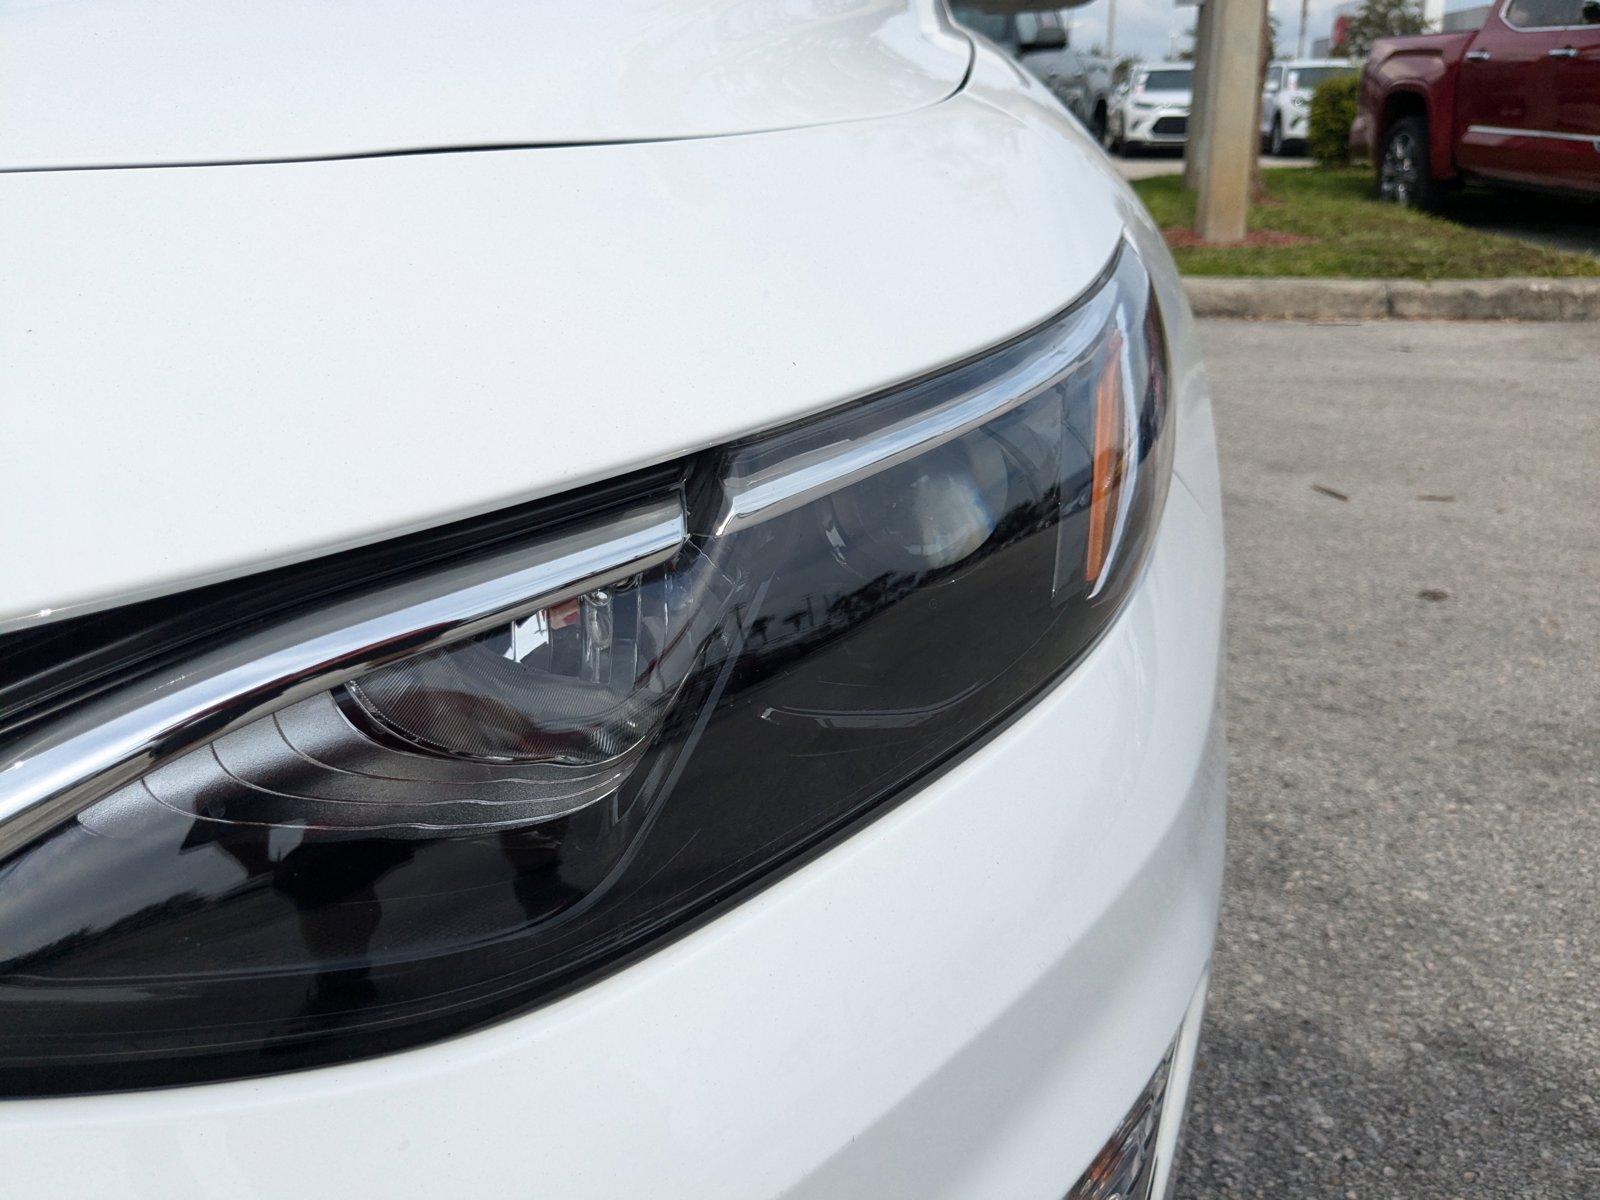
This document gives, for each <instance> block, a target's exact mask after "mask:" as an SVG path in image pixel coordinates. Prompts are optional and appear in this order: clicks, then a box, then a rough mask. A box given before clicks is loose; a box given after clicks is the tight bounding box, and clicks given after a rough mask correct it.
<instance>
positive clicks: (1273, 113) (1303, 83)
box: [1261, 58, 1356, 157]
mask: <svg viewBox="0 0 1600 1200" xmlns="http://www.w3.org/2000/svg"><path fill="white" fill-rule="evenodd" d="M1355 69H1356V68H1355V65H1354V64H1353V63H1351V62H1350V61H1349V60H1348V59H1341V58H1302V59H1294V60H1291V61H1289V62H1275V63H1273V64H1272V65H1271V66H1270V67H1268V68H1267V81H1266V90H1265V92H1264V93H1263V94H1262V97H1261V144H1262V146H1264V147H1265V148H1266V149H1267V151H1268V152H1269V153H1271V154H1274V155H1277V156H1280V157H1281V156H1282V155H1285V154H1288V153H1289V152H1290V150H1292V149H1293V150H1303V149H1305V146H1306V140H1307V138H1308V136H1309V135H1310V122H1311V95H1312V93H1313V92H1315V91H1316V90H1317V86H1318V85H1319V84H1321V83H1323V82H1325V81H1326V80H1329V79H1336V78H1338V77H1339V76H1341V75H1349V74H1352V73H1354V71H1355Z"/></svg>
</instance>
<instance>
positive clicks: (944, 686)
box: [0, 247, 1172, 1095]
mask: <svg viewBox="0 0 1600 1200" xmlns="http://www.w3.org/2000/svg"><path fill="white" fill-rule="evenodd" d="M1171 424H1172V422H1171V415H1170V413H1169V405H1168V396H1167V357H1166V348H1165V341H1164V335H1163V331H1162V324H1161V318H1160V314H1159V311H1158V309H1157V306H1156V303H1155V299H1154V295H1153V292H1152V289H1151V285H1150V281H1149V278H1148V276H1147V275H1146V273H1145V270H1144V268H1143V266H1142V264H1141V263H1140V262H1139V260H1138V258H1137V257H1136V255H1135V254H1134V253H1133V251H1132V250H1131V249H1129V248H1126V247H1124V248H1123V249H1122V250H1121V252H1120V253H1119V255H1118V256H1117V258H1116V259H1115V260H1114V261H1113V263H1112V264H1111V266H1110V267H1109V268H1108V270H1107V272H1106V274H1105V276H1104V277H1103V278H1102V280H1101V281H1100V282H1099V283H1098V284H1097V285H1096V287H1095V288H1094V289H1092V290H1091V291H1090V293H1089V294H1088V295H1087V296H1086V297H1085V298H1084V299H1083V300H1081V301H1080V302H1079V303H1077V304H1075V305H1073V306H1072V307H1071V308H1070V309H1068V310H1067V311H1065V312H1063V313H1062V314H1060V315H1058V316H1057V317H1056V318H1054V319H1052V320H1051V321H1049V322H1047V323H1046V324H1044V325H1043V326H1041V327H1040V328H1038V329H1036V330H1034V331H1032V332H1030V333H1028V334H1026V335H1024V336H1022V337H1020V338H1018V339H1016V340H1014V341H1013V342H1011V343H1009V344H1007V345H1005V346H1002V347H999V348H997V349H995V350H992V351H990V352H987V353H985V354H983V355H981V356H979V357H977V358H974V359H972V360H970V361H968V362H965V363H962V364H959V365H957V366H955V367H953V368H951V369H948V370H945V371H941V372H939V373H938V374H937V375H934V376H932V377H929V378H927V379H924V380H921V381H916V382H913V383H912V384H909V385H907V386H904V387H901V388H896V389H894V390H893V391H892V392H889V393H886V394H883V395H880V396H875V397H870V398H868V399H865V400H862V401H858V402H856V403H854V404H851V405H848V406H846V407H844V408H842V409H839V410H836V411H834V412H831V413H829V414H827V415H825V416H823V417H820V418H817V419H814V420H809V421H804V422H800V423H797V424H796V425H794V426H791V427H789V428H786V429H782V430H778V431H776V432H773V433H770V434H766V435H763V436H762V437H760V438H755V439H750V440H748V441H745V442H741V443H738V444H735V445H732V446H728V447H724V448H722V449H719V450H717V451H713V452H708V453H706V454H704V455H700V456H697V457H696V458H695V459H694V460H693V461H691V462H688V463H685V464H682V465H681V469H673V470H672V471H670V472H668V473H666V474H662V473H660V472H657V473H654V474H652V475H650V476H648V477H645V478H642V479H641V480H639V481H638V486H637V487H636V488H629V487H623V488H620V489H619V488H618V487H615V486H613V487H608V488H606V489H603V490H601V491H598V492H596V493H595V494H594V495H593V497H592V499H593V503H592V504H589V503H586V502H585V498H584V497H576V498H573V497H567V498H563V499H562V500H561V501H560V502H558V504H557V505H555V506H552V507H551V509H550V516H549V519H546V520H535V521H533V522H532V525H531V526H530V528H532V529H533V530H534V532H531V533H529V534H528V535H527V536H523V537H518V536H515V535H514V533H512V534H508V533H507V531H506V529H505V528H504V527H503V526H496V527H495V537H494V539H493V542H492V545H491V546H490V547H489V548H487V549H482V548H474V547H472V544H471V541H470V539H467V540H465V541H464V542H463V541H460V540H459V539H458V541H457V543H456V546H457V550H458V552H455V553H451V554H448V555H444V556H442V557H438V556H436V557H438V561H435V562H432V563H430V564H429V565H428V566H427V567H426V569H424V570H422V571H420V572H418V573H414V574H413V575H411V576H410V577H400V578H396V579H393V580H390V581H386V582H384V583H382V584H381V585H378V586H371V587H366V588H361V587H354V588H346V589H344V590H339V589H336V588H332V587H330V586H329V585H328V583H327V575H326V570H325V568H321V567H319V568H316V569H309V568H308V569H307V571H306V573H305V577H306V580H307V581H308V587H307V591H308V593H311V594H309V595H308V596H307V597H306V599H305V601H304V602H303V603H300V604H298V605H297V604H292V603H287V602H285V601H284V600H283V596H284V594H285V589H286V588H287V590H288V592H289V594H292V593H293V589H294V572H292V571H291V572H290V573H289V575H288V577H287V581H285V579H284V578H283V577H282V576H281V573H280V575H279V576H278V577H277V578H276V579H275V582H274V584H273V587H272V588H271V589H268V590H267V591H265V592H263V591H262V590H260V589H257V590H256V591H254V592H253V591H252V590H251V587H250V585H248V584H243V585H240V589H239V592H238V595H239V596H240V597H241V598H242V600H243V603H244V604H245V606H246V607H248V602H249V600H250V598H251V597H252V596H255V597H259V596H262V595H266V594H270V595H271V596H272V597H274V600H273V603H272V604H271V605H270V606H264V607H263V611H262V612H261V613H259V614H256V615H255V616H254V618H253V619H251V620H245V621H241V619H240V616H239V613H238V606H237V605H228V604H222V605H220V606H219V605H216V604H214V603H210V602H208V605H207V606H206V607H205V608H204V610H203V611H204V613H206V614H210V615H209V617H208V618H207V619H209V620H210V621H211V623H212V624H213V625H217V626H226V627H227V628H226V629H224V630H223V631H222V632H221V633H218V632H217V631H216V630H213V631H212V636H210V637H209V638H208V637H205V636H201V634H200V633H193V634H192V636H189V635H186V637H184V638H178V639H174V638H172V637H170V636H166V637H165V640H164V641H161V644H162V645H164V646H166V648H167V650H168V653H167V654H166V657H165V658H164V659H162V658H155V659H152V660H150V661H141V660H140V658H139V655H138V654H137V653H136V652H132V651H129V650H128V646H129V645H130V644H137V642H138V638H137V636H133V635H130V633H129V630H128V627H127V624H128V623H127V620H126V619H123V620H122V621H121V622H120V623H119V622H118V621H117V620H112V621H110V622H109V623H107V624H106V625H104V626H103V628H105V629H108V630H113V631H114V632H115V638H114V639H112V640H114V641H115V643H116V645H117V646H118V647H120V649H119V651H118V653H117V654H116V655H113V656H111V657H110V658H109V659H108V657H107V655H106V654H96V653H94V652H92V649H91V651H90V652H85V651H84V650H83V647H82V645H81V642H80V643H78V644H75V646H74V654H75V655H76V656H77V661H82V662H84V663H89V664H93V666H94V680H93V688H92V689H91V688H85V689H84V691H83V693H82V694H83V698H82V699H81V700H80V701H79V702H77V703H75V704H67V703H64V702H62V701H61V699H60V697H61V696H62V695H66V696H68V697H70V696H71V695H72V693H71V689H70V687H67V686H66V685H65V684H64V683H63V671H59V670H58V671H54V672H52V671H50V670H43V669H35V670H34V675H35V676H36V677H37V678H40V679H45V680H48V681H49V688H48V689H47V690H49V691H50V693H51V696H52V697H53V699H52V700H51V702H50V703H49V704H45V705H42V706H40V707H39V709H38V711H40V712H43V713H44V715H43V716H36V717H35V719H30V720H22V719H20V718H18V717H17V714H18V713H22V712H24V711H25V710H26V708H27V701H28V696H27V690H26V688H24V687H21V686H20V684H19V683H18V681H17V680H15V679H13V680H12V681H10V685H9V691H8V690H6V685H5V684H0V698H3V697H7V696H9V697H10V699H11V704H12V708H13V713H12V719H11V721H10V723H9V726H8V725H7V724H6V723H5V718H4V714H0V731H3V730H5V729H7V728H8V727H9V729H10V731H11V732H10V733H9V734H0V736H5V737H7V739H8V740H7V741H6V742H5V743H3V744H0V1094H8V1095H42V1094H60V1093H74V1092H88V1091H99V1090H113V1089H123V1088H134V1087H148V1086H158V1085H166V1084H177V1083H192V1082H199V1081H206V1080H217V1079H227V1078H238V1077H244V1076H250V1075H257V1074H262V1073H266V1072H274V1071H282V1070H287V1069H291V1068H298V1067H307V1066H313V1065H318V1064H324V1063H329V1062H337V1061H345V1060H349V1059H353V1058H358V1057H363V1056H368V1055H374V1054H380V1053H384V1052H388V1051H392V1050H396V1049H400V1048H404V1047H407V1046H414V1045H418V1044H421V1043H425V1042H428V1041H432V1040H436V1039H439V1038H442V1037H445V1036H448V1035H452V1034H456V1033H460V1032H463V1031H465V1030H469V1029H472V1028H475V1027H479V1026H482V1025H484V1024H486V1023H488V1022H491V1021H494V1020H497V1019H500V1018H503V1017H505V1016H507V1015H510V1014H514V1013H517V1012H521V1011H524V1010H526V1009H528V1008H530V1007H532V1006H534V1005H536V1004H538V1003H540V1002H543V1001H545V1000H548V999H550V998H552V997H554V996H557V995H559V994H562V993H563V992H565V991H568V990H570V989H572V988H573V987H575V986H578V985H580V984H582V983H585V982H587V981H589V980H591V979H592V978H594V977H595V976H596V975H597V974H598V973H600V972H603V971H606V970H610V969H613V968H615V967H617V966H619V965H621V964H624V963H626V962H628V961H630V960H631V959H632V958H634V957H636V956H638V955H640V954H642V953H644V952H647V951H648V950H649V949H651V948H653V947H654V946H656V945H658V944H659V943H660V942H661V941H662V940H663V939H664V938H666V937H669V936H672V935H675V934H677V933H681V932H682V931H684V930H685V929H688V928H691V927H692V926H693V924H694V923H695V922H697V921H698V920H701V919H704V918H705V917H706V916H707V915H708V914H711V913H713V912H714V911H716V910H717V909H718V908H719V907H720V906H723V905H726V904H728V903H731V902H734V901H736V900H737V899H738V898H740V897H742V896H744V895H746V894H748V893H749V891H750V890H751V889H753V888H755V887H758V886H760V885H762V884H764V883H766V882H770V881H771V880H772V879H773V878H775V877H776V876H777V875H778V874H779V873H780V872H781V871H782V870H783V869H785V868H786V867H789V866H792V865H794V864H796V863H797V862H800V861H803V859H804V857H805V856H806V855H807V854H809V853H812V852H815V851H816V850H818V849H819V848H820V847H823V846H825V845H827V844H828V843H829V842H830V841H832V840H833V839H836V838H837V837H839V836H841V835H843V834H844V833H846V832H848V831H849V830H851V829H852V828H854V827H856V826H857V825H858V824H859V823H860V822H861V821H863V820H865V819H867V818H869V817H870V816H872V815H874V814H876V813H879V812H882V811H883V810H884V808H885V807H886V806H887V805H888V804H889V803H890V802H892V801H894V800H896V799H898V798H901V797H903V796H905V795H907V794H908V793H909V791H910V790H911V789H912V787H913V786H914V785H915V784H916V783H917V781H919V780H921V779H923V778H925V777H927V776H928V775H929V774H930V772H933V771H935V770H937V769H938V768H940V767H941V766H942V765H943V764H946V763H948V762H949V761H950V760H952V759H953V758H954V757H955V756H958V755H959V754H961V753H962V752H963V751H965V750H966V749H968V748H970V747H971V746H973V745H974V744H975V743H976V742H977V741H979V740H980V739H981V738H982V737H983V736H984V735H985V734H986V733H988V732H989V731H991V730H992V729H994V728H995V727H996V726H997V725H998V724H999V723H1001V722H1002V721H1004V720H1005V719H1007V718H1008V717H1010V716H1011V715H1013V714H1014V713H1016V712H1017V711H1018V710H1019V709H1020V708H1021V707H1022V706H1024V705H1025V704H1026V703H1027V702H1028V701H1029V700H1030V699H1031V698H1032V697H1034V696H1036V695H1037V694H1039V693H1040V692H1041V691H1042V690H1044V689H1045V688H1047V687H1049V686H1050V685H1051V684H1052V683H1053V682H1054V681H1055V680H1057V679H1058V678H1059V677H1060V676H1061V675H1062V674H1063V673H1064V672H1066V671H1067V670H1069V669H1070V668H1071V667H1072V665H1073V664H1074V663H1075V662H1077V661H1078V660H1079V659H1080V658H1081V657H1082V656H1083V655H1084V654H1085V653H1086V652H1087V651H1088V649H1089V648H1090V647H1091V646H1092V645H1093V643H1094V642H1095V640H1096V639H1097V638H1098V637H1099V636H1100V634H1101V633H1103V632H1104V630H1105V629H1106V628H1107V626H1108V624H1109V623H1110V622H1111V620H1112V618H1113V616H1114V615H1115V613H1116V612H1117V610H1118V608H1119V607H1120V605H1121V604H1122V602H1123V600H1124V599H1125V598H1126V597H1127V595H1128V592H1129V591H1130V589H1131V588H1132V587H1133V585H1134V583H1135V581H1136V580H1137V578H1138V575H1139V572H1140V568H1141V565H1142V563H1143V561H1144V559H1145V557H1146V552H1147V550H1148V547H1149V544H1150V541H1151V539H1152V537H1153V533H1154V529H1155V526H1156V523H1157V521H1158V518H1159V514H1160V510H1161V507H1162V504H1163V501H1164V496H1165V491H1166V487H1167V484H1168V480H1169V477H1170V471H1171V456H1172V446H1171V442H1172V430H1171ZM313 580H314V581H315V582H316V587H315V588H312V587H310V586H309V583H310V581H313ZM224 610H225V611H228V612H229V613H230V614H231V621H230V622H225V621H222V620H221V619H220V617H219V616H218V614H219V613H220V612H221V611H224ZM162 612H163V613H164V614H167V616H164V617H163V620H164V621H166V622H167V624H165V625H163V626H162V630H163V632H164V634H166V635H170V633H171V629H170V612H171V606H170V605H168V606H167V607H165V608H164V609H162ZM245 615H246V616H249V614H248V613H247V614H245ZM130 637H131V642H130ZM16 639H17V635H13V642H12V648H13V649H18V648H24V649H27V648H25V647H20V642H19V641H18V640H16ZM90 640H91V641H92V636H91V637H90ZM157 640H161V639H157ZM174 646H176V647H177V649H173V647H174ZM4 648H6V642H5V641H3V640H0V649H4ZM30 653H31V654H32V656H33V658H34V659H35V660H36V659H37V658H38V657H39V651H38V649H37V646H34V647H32V648H31V649H30ZM14 661H20V658H17V659H14ZM108 661H109V662H110V663H111V664H112V665H111V666H109V667H108V666H107V662H108ZM33 666H34V668H37V667H38V664H37V662H35V663H34V664H33ZM70 675H71V671H70V670H67V671H65V676H67V677H70ZM68 682H69V683H70V678H69V679H68ZM35 699H37V697H35ZM992 802H994V803H1003V802H1004V797H994V798H992ZM979 817H980V814H978V813H976V812H975V814H974V830H975V833H974V836H975V838H981V821H980V820H979Z"/></svg>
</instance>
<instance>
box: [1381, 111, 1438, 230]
mask: <svg viewBox="0 0 1600 1200" xmlns="http://www.w3.org/2000/svg"><path fill="white" fill-rule="evenodd" d="M1428 162H1429V159H1428V121H1427V118H1426V117H1402V118H1400V120H1398V121H1396V122H1395V123H1394V124H1393V125H1391V126H1389V131H1388V132H1387V133H1386V134H1384V137H1383V157H1382V158H1381V159H1379V162H1378V198H1379V199H1380V200H1387V201H1389V202H1390V203H1392V204H1405V205H1409V206H1410V207H1412V208H1421V209H1425V210H1430V211H1431V210H1433V209H1436V208H1438V207H1439V206H1440V204H1442V203H1443V201H1444V188H1443V187H1442V186H1440V184H1439V181H1438V180H1436V179H1434V177H1433V172H1432V170H1430V169H1429V166H1428Z"/></svg>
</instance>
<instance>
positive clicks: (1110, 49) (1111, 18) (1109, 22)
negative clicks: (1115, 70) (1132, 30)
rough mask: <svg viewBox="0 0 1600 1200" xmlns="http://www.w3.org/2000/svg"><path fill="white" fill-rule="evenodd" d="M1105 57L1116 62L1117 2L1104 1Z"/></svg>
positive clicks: (1114, 0)
mask: <svg viewBox="0 0 1600 1200" xmlns="http://www.w3.org/2000/svg"><path fill="white" fill-rule="evenodd" d="M1106 57H1107V58H1109V59H1110V60H1111V61H1112V62H1116V61H1117V0H1106Z"/></svg>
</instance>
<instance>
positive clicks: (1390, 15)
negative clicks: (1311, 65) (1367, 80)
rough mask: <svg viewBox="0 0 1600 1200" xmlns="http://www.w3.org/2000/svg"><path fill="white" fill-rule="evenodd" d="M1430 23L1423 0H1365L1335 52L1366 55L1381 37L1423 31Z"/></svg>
mask: <svg viewBox="0 0 1600 1200" xmlns="http://www.w3.org/2000/svg"><path fill="white" fill-rule="evenodd" d="M1427 27H1428V24H1427V20H1426V18H1424V17H1423V15H1422V0H1363V3H1362V5H1361V7H1360V8H1359V9H1357V10H1356V15H1355V16H1353V17H1351V18H1350V23H1349V24H1348V25H1347V26H1345V31H1344V40H1343V41H1341V42H1340V43H1339V44H1338V45H1337V46H1335V47H1334V52H1335V53H1336V54H1338V55H1339V56H1340V57H1342V58H1366V57H1367V55H1368V54H1370V53H1371V52H1372V43H1373V42H1375V41H1377V40H1378V39H1379V38H1383V37H1395V36H1397V35H1400V34H1407V33H1422V32H1424V31H1425V30H1426V29H1427Z"/></svg>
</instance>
